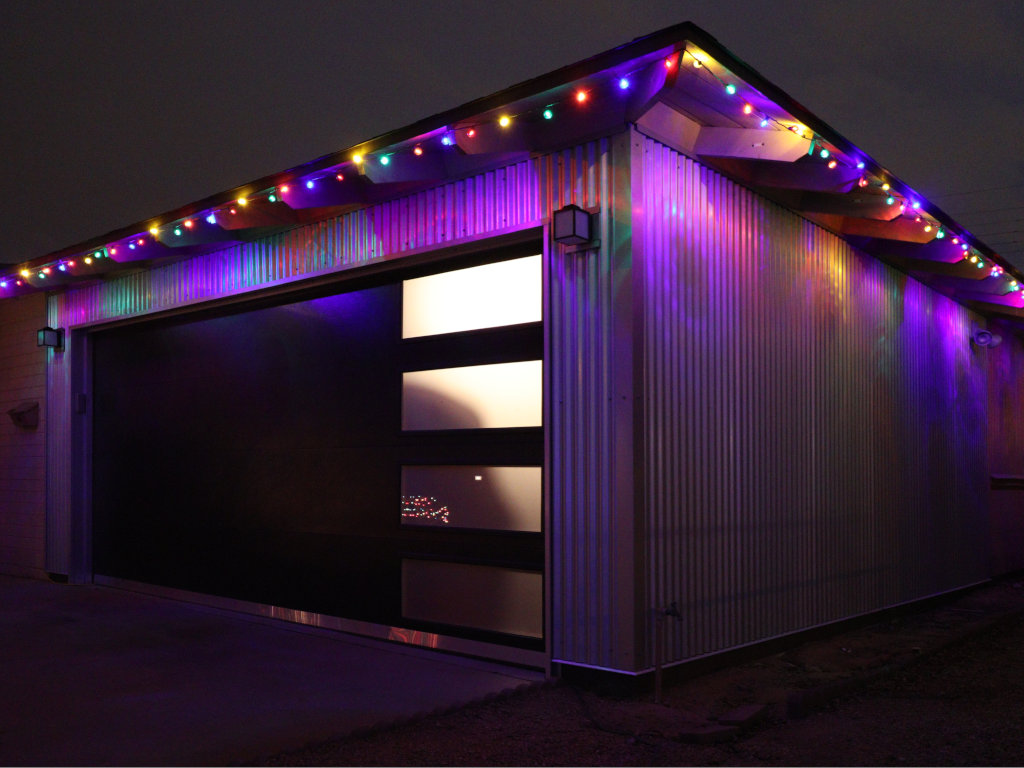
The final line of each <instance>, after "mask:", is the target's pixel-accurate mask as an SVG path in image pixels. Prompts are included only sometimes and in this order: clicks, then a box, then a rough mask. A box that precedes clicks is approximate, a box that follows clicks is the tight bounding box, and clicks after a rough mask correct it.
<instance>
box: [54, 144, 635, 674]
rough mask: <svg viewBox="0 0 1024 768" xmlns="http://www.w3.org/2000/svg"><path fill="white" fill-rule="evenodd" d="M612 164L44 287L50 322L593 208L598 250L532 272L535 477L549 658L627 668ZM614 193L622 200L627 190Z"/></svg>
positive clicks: (57, 527)
mask: <svg viewBox="0 0 1024 768" xmlns="http://www.w3.org/2000/svg"><path fill="white" fill-rule="evenodd" d="M627 173H628V170H627ZM611 174H612V168H611V148H610V141H608V140H601V141H597V142H592V143H588V144H585V145H581V146H578V147H573V148H571V149H566V150H564V151H562V152H558V153H554V154H550V155H545V156H541V157H537V158H533V159H531V160H529V161H525V162H521V163H517V164H515V165H512V166H508V167H506V168H500V169H497V170H493V171H489V172H486V173H482V174H479V175H477V176H474V177H471V178H467V179H464V180H461V181H457V182H452V183H449V184H445V185H443V186H440V187H437V188H435V189H431V190H427V191H424V192H421V193H417V194H415V195H411V196H408V197H405V198H401V199H397V200H392V201H388V202H384V203H381V204H379V205H374V206H372V207H369V208H365V209H360V210H356V211H353V212H351V213H348V214H345V215H344V216H341V217H339V218H337V219H332V220H328V221H323V222H319V223H316V224H311V225H308V226H302V227H297V228H295V229H292V230H290V231H287V232H284V233H281V234H277V235H274V236H272V237H268V238H265V239H262V240H259V241H256V242H253V243H247V244H244V245H237V246H232V247H229V248H226V249H224V250H221V251H218V252H215V253H211V254H206V255H203V256H197V257H195V258H192V259H187V260H183V261H180V262H177V263H174V264H170V265H167V266H162V267H157V268H155V269H151V270H146V271H142V270H140V271H139V272H137V273H133V274H130V275H122V276H118V277H113V278H112V279H110V280H107V281H105V282H103V283H98V284H94V285H90V286H84V287H82V288H77V289H72V290H68V291H66V292H64V293H62V294H55V295H52V296H50V298H49V302H50V319H51V323H52V324H53V325H55V326H63V327H66V328H71V329H74V328H76V327H81V328H83V329H87V328H88V326H90V325H94V324H98V323H102V322H104V321H107V320H112V319H118V318H124V317H131V316H140V315H145V314H149V313H152V312H156V311H162V310H168V309H176V308H182V307H186V306H187V305H190V304H194V303H201V302H204V301H209V300H214V299H218V298H222V297H226V296H232V295H237V294H244V293H246V292H249V291H253V290H257V289H261V288H265V287H269V286H274V285H280V284H286V283H288V282H290V281H294V280H299V279H302V278H305V277H311V276H314V275H318V274H325V273H331V272H337V271H343V270H345V269H348V268H350V267H354V266H357V265H361V264H366V263H370V262H374V261H381V260H385V259H390V258H400V257H401V256H402V255H403V254H404V253H405V252H407V251H413V250H416V249H421V248H425V247H431V246H442V245H444V244H446V243H452V244H454V243H458V242H460V241H463V242H464V241H468V240H473V239H479V238H482V237H486V236H489V235H492V234H500V233H502V232H507V231H510V230H515V229H522V228H526V227H531V226H537V225H538V224H539V223H540V222H541V221H542V220H543V219H545V218H546V217H547V216H548V215H549V214H550V212H551V211H552V210H553V209H555V208H558V207H560V206H562V205H564V204H567V203H570V202H571V203H576V204H578V205H581V206H583V207H586V208H591V209H598V210H599V219H598V220H599V222H600V227H601V231H600V239H601V244H600V247H598V248H596V249H594V250H592V251H588V252H586V253H581V254H564V253H561V252H559V249H558V248H557V247H551V248H549V250H550V251H551V252H552V253H553V254H554V255H553V256H552V262H551V263H550V264H549V268H548V270H547V271H546V274H547V275H548V284H547V286H546V294H547V296H548V317H547V318H546V322H547V333H548V339H547V349H548V351H549V360H550V364H549V365H548V366H546V373H545V375H546V377H547V382H546V386H547V388H548V389H547V393H546V394H547V400H548V404H547V414H548V416H549V421H548V423H547V425H546V431H547V434H548V440H549V446H550V449H549V450H550V455H551V456H554V457H557V458H556V459H554V460H552V462H551V466H550V467H549V477H548V479H547V481H546V483H547V487H548V488H549V498H550V500H551V501H550V505H549V506H550V510H549V520H550V526H551V532H550V539H551V548H552V553H553V554H552V558H551V568H550V571H549V579H550V581H551V585H552V586H551V588H550V593H549V594H550V595H551V606H550V614H549V615H550V616H551V617H552V621H553V623H552V626H551V627H549V637H550V638H551V642H552V643H553V648H552V652H553V655H554V656H555V657H556V658H559V659H562V660H566V661H572V662H576V663H586V664H593V665H598V666H619V667H622V666H626V667H629V665H631V664H632V663H633V662H632V661H631V658H632V656H631V654H632V653H633V650H632V640H631V637H632V635H633V633H634V631H635V622H634V617H633V604H632V602H631V600H630V599H629V595H630V593H631V590H632V588H633V584H634V578H633V574H632V572H627V571H628V569H629V568H630V567H631V566H630V565H629V564H630V563H631V558H632V546H633V540H632V538H633V533H632V531H633V519H632V516H631V511H630V510H629V509H627V508H624V506H623V505H621V504H618V505H617V502H616V499H617V498H621V497H622V495H623V494H624V493H630V494H631V493H632V490H631V488H632V484H631V479H630V481H629V482H628V483H626V482H623V481H622V480H621V476H622V466H621V465H622V460H621V454H622V452H623V451H622V447H621V445H622V440H623V439H625V440H628V441H631V440H632V436H631V434H629V433H628V431H627V430H624V429H622V428H616V426H615V423H614V421H615V419H616V418H617V417H618V418H619V419H620V420H621V418H622V406H621V405H616V404H615V403H613V402H611V399H612V396H613V394H614V393H615V392H617V391H619V390H622V389H623V383H622V377H623V373H624V372H623V371H622V370H621V369H619V368H617V366H616V359H617V357H616V356H619V357H621V355H622V352H621V349H616V347H615V345H616V344H619V345H620V347H621V339H617V338H616V336H615V334H614V333H613V332H612V326H613V324H615V323H621V322H622V318H621V316H620V315H621V306H622V304H623V302H624V301H626V302H628V300H629V295H628V293H624V292H623V291H622V290H621V286H620V285H617V283H616V279H615V278H616V276H618V278H619V279H620V282H621V277H622V274H624V273H623V270H626V271H627V272H628V258H627V259H626V260H625V261H623V253H625V255H626V256H628V250H629V248H628V239H627V240H626V241H625V244H624V245H623V244H621V243H620V245H619V251H618V252H616V251H615V249H614V248H613V246H612V243H613V239H614V234H615V233H614V231H613V227H612V225H611V224H610V203H609V197H610V191H609V190H610V187H609V185H610V183H611ZM624 204H625V205H626V206H627V210H628V200H626V202H625V203H624ZM619 239H622V238H621V237H620V238H619ZM616 307H618V308H619V309H618V310H616ZM616 311H618V312H619V314H616ZM72 351H73V349H72V348H69V351H68V352H65V353H64V356H63V359H62V360H61V361H58V364H53V363H51V365H50V366H49V369H48V378H49V382H50V386H51V399H52V402H53V406H52V410H51V413H52V414H54V416H55V417H57V418H54V419H53V429H52V430H51V433H50V443H49V455H50V457H51V462H50V464H49V474H48V489H49V508H48V522H47V529H48V533H49V538H48V541H49V544H50V546H49V547H48V550H47V553H48V568H49V569H50V570H51V571H53V572H61V573H67V572H68V568H69V546H70V545H69V540H70V538H71V535H72V534H71V522H70V520H71V514H72V510H71V493H72V489H71V485H70V481H69V477H68V476H69V469H70V462H71V457H72V456H73V455H74V453H73V445H72V437H71V436H72V429H71V417H70V413H69V410H68V406H67V404H68V403H70V401H71V394H72V385H71V380H70V370H71V366H70V365H69V363H70V353H71V352H72ZM625 373H626V374H627V375H628V369H627V370H626V372H625ZM616 382H618V383H616ZM631 400H632V399H631V398H630V399H629V401H627V402H628V403H631ZM62 404H63V405H62ZM58 414H59V416H58ZM616 440H618V441H619V442H618V443H616V442H615V441H616ZM630 445H631V443H630ZM629 470H630V467H626V471H627V472H629ZM617 477H618V478H620V479H618V480H617ZM624 569H625V570H624Z"/></svg>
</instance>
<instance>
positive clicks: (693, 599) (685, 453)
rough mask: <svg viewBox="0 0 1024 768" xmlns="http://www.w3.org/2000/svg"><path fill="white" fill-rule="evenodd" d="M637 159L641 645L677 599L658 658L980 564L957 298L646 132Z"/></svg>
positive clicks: (975, 422)
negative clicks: (676, 614) (678, 617)
mask: <svg viewBox="0 0 1024 768" xmlns="http://www.w3.org/2000/svg"><path fill="white" fill-rule="evenodd" d="M635 178H637V179H639V183H640V186H641V187H642V189H641V190H639V194H638V203H639V209H640V210H641V211H642V215H643V218H644V224H643V227H642V229H643V231H642V234H639V233H638V236H639V237H642V241H641V242H639V243H638V244H637V252H638V254H642V260H641V261H638V269H642V271H643V282H644V286H643V291H644V303H643V307H642V311H643V318H644V319H643V331H642V334H641V343H642V350H643V351H642V354H643V359H644V380H643V384H642V394H643V402H644V403H645V405H644V413H643V420H644V439H643V442H644V445H643V451H644V462H645V466H646V470H645V477H644V482H645V485H646V496H645V504H646V530H647V543H646V547H647V557H648V565H649V576H648V583H647V595H648V597H647V605H646V608H647V616H648V617H649V619H648V621H646V622H645V629H646V630H647V632H648V634H647V649H648V653H649V654H650V653H653V650H652V649H653V641H654V638H653V635H652V634H651V632H652V630H653V628H654V627H655V626H656V621H655V619H654V616H655V612H656V611H658V610H662V609H664V608H666V607H667V606H668V605H669V604H670V603H671V602H672V601H678V603H679V606H680V609H681V611H682V613H683V620H682V621H681V622H673V621H671V620H670V621H669V622H667V623H666V631H667V634H668V638H667V639H668V642H667V646H666V648H667V653H666V658H665V659H663V661H673V660H682V659H686V658H692V657H696V656H700V655H702V654H707V653H712V652H715V651H720V650H723V649H726V648H730V647H735V646H738V645H743V644H746V643H750V642H754V641H757V640H761V639H765V638H769V637H773V636H777V635H780V634H785V633H788V632H792V631H796V630H799V629H801V628H805V627H810V626H814V625H818V624H821V623H825V622H829V621H833V620H836V619H839V618H842V617H846V616H852V615H856V614H859V613H863V612H866V611H871V610H874V609H878V608H882V607H885V606H890V605H894V604H897V603H900V602H904V601H907V600H911V599H914V598H918V597H923V596H926V595H929V594H933V593H937V592H941V591H944V590H948V589H951V588H955V587H957V586H962V585H965V584H968V583H972V582H975V581H978V580H980V579H983V578H985V577H986V575H987V570H986V552H987V550H986V544H987V542H986V540H985V539H986V531H987V518H986V515H987V511H986V507H985V499H986V493H987V491H986V487H985V481H986V479H987V478H986V454H985V449H986V446H985V435H984V424H985V414H986V406H985V397H986V379H985V370H984V365H983V361H979V360H978V359H977V354H978V353H977V352H976V351H974V350H972V348H971V345H970V343H969V334H970V330H971V327H972V320H973V319H974V318H973V316H972V315H971V313H970V312H968V311H967V310H966V309H965V308H964V307H962V306H960V305H958V304H956V303H954V302H952V301H950V300H948V299H946V298H945V297H943V296H941V295H939V294H936V293H934V292H932V291H930V290H928V289H927V288H925V287H924V286H922V285H921V284H919V283H917V282H915V281H913V280H911V279H909V278H908V277H906V276H905V275H903V274H901V273H898V272H896V271H894V270H892V269H890V268H888V267H886V266H884V265H883V264H881V263H880V262H878V261H875V260H873V259H871V258H869V257H867V256H865V255H863V254H861V253H858V252H857V251H855V250H854V249H853V248H852V247H851V246H850V245H848V244H847V243H845V241H843V240H841V239H840V238H838V237H836V236H834V235H832V234H831V233H828V232H826V231H825V230H822V229H821V228H819V227H817V226H815V225H813V224H811V223H809V222H807V221H805V220H803V219H801V218H799V217H798V216H796V215H794V214H792V213H790V212H788V211H785V210H783V209H782V208H780V207H778V206H776V205H774V204H772V203H769V202H767V201H765V200H763V199H761V198H759V197H758V196H756V195H755V194H753V193H752V192H750V191H749V190H746V189H745V188H742V187H740V186H738V185H736V184H734V183H732V182H730V181H728V180H727V179H725V178H723V177H722V176H720V175H718V174H716V173H714V172H712V171H710V170H708V169H707V168H704V167H703V166H701V165H699V164H698V163H696V162H694V161H693V160H690V159H689V158H686V157H684V156H682V155H680V154H679V153H677V152H675V151H674V150H672V149H670V148H668V147H666V146H664V145H661V144H660V143H658V142H656V141H653V140H651V139H646V138H644V139H643V159H642V166H641V167H640V168H637V169H636V177H635ZM647 661H648V663H653V661H654V659H653V658H652V657H651V656H648V659H647Z"/></svg>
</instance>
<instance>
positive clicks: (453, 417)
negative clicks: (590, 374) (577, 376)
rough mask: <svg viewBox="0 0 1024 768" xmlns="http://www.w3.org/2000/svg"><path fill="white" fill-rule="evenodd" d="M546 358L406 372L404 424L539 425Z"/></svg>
mask: <svg viewBox="0 0 1024 768" xmlns="http://www.w3.org/2000/svg"><path fill="white" fill-rule="evenodd" d="M542 374H543V363H542V362H541V361H540V360H527V361H525V362H521V363H496V364H494V365H469V366H465V367H462V368H435V369H434V370H430V371H408V372H406V373H403V374H402V429H493V428H502V427H539V426H541V402H542V389H543V387H542Z"/></svg>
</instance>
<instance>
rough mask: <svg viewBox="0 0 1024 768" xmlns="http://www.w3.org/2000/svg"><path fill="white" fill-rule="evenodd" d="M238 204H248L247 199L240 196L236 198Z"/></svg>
mask: <svg viewBox="0 0 1024 768" xmlns="http://www.w3.org/2000/svg"><path fill="white" fill-rule="evenodd" d="M238 204H239V205H248V204H249V201H248V200H246V199H245V198H244V197H240V198H238Z"/></svg>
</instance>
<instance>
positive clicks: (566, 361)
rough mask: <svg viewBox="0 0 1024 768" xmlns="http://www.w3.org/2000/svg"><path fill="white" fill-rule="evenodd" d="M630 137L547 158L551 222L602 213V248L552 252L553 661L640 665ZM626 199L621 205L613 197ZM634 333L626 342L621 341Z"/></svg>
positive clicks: (549, 327)
mask: <svg viewBox="0 0 1024 768" xmlns="http://www.w3.org/2000/svg"><path fill="white" fill-rule="evenodd" d="M628 157H629V142H628V134H622V135H621V136H618V137H615V138H614V139H612V140H610V141H608V142H601V143H599V144H596V145H595V144H589V145H586V146H585V147H579V148H576V149H574V150H568V151H566V152H562V153H560V154H558V155H554V156H552V157H551V158H549V161H548V164H547V165H546V174H545V181H544V184H545V196H546V197H547V199H548V200H549V203H548V205H547V206H546V207H547V208H549V209H551V210H555V209H558V208H559V207H561V206H563V205H565V204H568V203H575V204H577V205H579V206H581V207H583V208H590V209H594V208H596V209H598V219H597V221H598V227H599V232H598V238H599V241H600V242H599V244H598V245H597V246H596V247H593V248H589V249H587V250H582V251H575V252H566V250H565V249H563V248H560V247H559V246H557V245H554V246H553V247H552V258H551V267H550V279H549V285H548V295H549V313H548V316H547V318H546V321H547V331H548V336H549V346H548V349H549V357H548V371H549V372H548V376H549V384H548V387H549V389H548V395H549V414H550V418H549V421H548V423H547V434H548V436H549V438H548V439H549V444H550V453H549V456H550V458H549V464H548V472H549V475H550V482H551V512H552V514H551V521H552V522H551V531H550V542H551V543H550V546H551V558H550V574H551V592H552V601H553V605H552V614H553V631H552V637H551V640H552V656H553V660H554V661H556V662H563V663H572V664H582V665H587V666H592V667H599V668H607V669H621V670H632V669H634V668H635V665H636V658H635V656H636V651H635V648H634V633H635V628H636V626H635V608H634V593H635V584H636V580H635V569H634V566H633V561H634V551H633V550H634V533H635V523H634V517H633V510H632V494H633V475H632V463H631V457H632V440H633V436H632V422H631V414H632V403H633V398H632V369H631V355H632V336H631V331H630V328H631V325H630V314H631V312H632V300H631V294H630V292H629V283H630V279H631V271H630V270H631V264H630V256H631V253H630V247H629V236H628V235H629V230H628V224H626V223H623V222H624V219H625V220H628V215H629V197H628V189H626V190H620V189H619V187H618V185H617V182H616V179H615V177H616V174H617V173H618V174H622V173H625V175H626V177H627V178H628V167H629V162H628ZM616 193H618V194H616ZM623 331H625V332H626V333H625V339H624V338H623Z"/></svg>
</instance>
